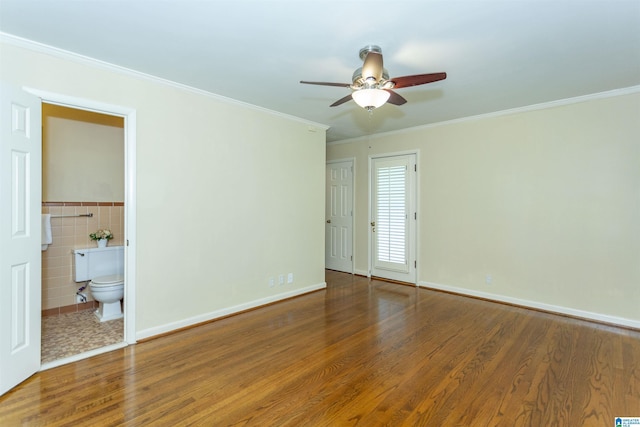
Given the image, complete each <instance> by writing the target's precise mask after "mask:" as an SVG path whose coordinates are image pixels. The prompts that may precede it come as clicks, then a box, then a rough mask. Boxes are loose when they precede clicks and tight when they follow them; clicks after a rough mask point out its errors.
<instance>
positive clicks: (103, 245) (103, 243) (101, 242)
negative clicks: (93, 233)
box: [96, 239, 108, 248]
mask: <svg viewBox="0 0 640 427" xmlns="http://www.w3.org/2000/svg"><path fill="white" fill-rule="evenodd" d="M96 242H98V247H99V248H106V247H107V242H108V240H107V239H100V240H96Z"/></svg>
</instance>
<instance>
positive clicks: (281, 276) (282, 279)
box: [278, 274, 284, 286]
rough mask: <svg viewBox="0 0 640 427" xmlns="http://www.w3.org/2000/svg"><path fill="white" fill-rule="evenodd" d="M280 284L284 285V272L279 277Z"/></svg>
mask: <svg viewBox="0 0 640 427" xmlns="http://www.w3.org/2000/svg"><path fill="white" fill-rule="evenodd" d="M278 284H279V285H280V286H282V285H284V274H281V275H280V277H278Z"/></svg>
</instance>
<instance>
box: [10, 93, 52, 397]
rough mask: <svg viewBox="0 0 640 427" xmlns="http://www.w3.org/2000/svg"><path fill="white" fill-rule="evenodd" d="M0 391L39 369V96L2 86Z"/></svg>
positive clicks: (40, 199)
mask: <svg viewBox="0 0 640 427" xmlns="http://www.w3.org/2000/svg"><path fill="white" fill-rule="evenodd" d="M0 92H1V93H0V104H1V105H0V138H1V140H0V394H4V393H5V392H7V390H9V389H11V388H12V387H14V386H15V385H17V384H19V383H20V382H22V381H23V380H25V379H27V378H28V377H30V376H31V375H32V374H34V373H35V372H36V371H38V370H39V369H40V310H41V270H40V267H41V258H40V257H41V254H40V244H41V236H40V233H41V228H42V223H41V211H42V210H41V201H42V186H41V183H42V145H41V141H42V136H41V122H42V119H41V103H40V99H39V98H37V97H35V96H33V95H30V94H27V93H26V92H24V91H22V90H20V89H18V88H14V87H12V86H9V85H6V84H5V83H2V85H1V86H0Z"/></svg>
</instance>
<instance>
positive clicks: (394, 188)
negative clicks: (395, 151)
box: [370, 154, 416, 283]
mask: <svg viewBox="0 0 640 427" xmlns="http://www.w3.org/2000/svg"><path fill="white" fill-rule="evenodd" d="M415 165H416V160H415V155H414V154H411V155H405V156H393V157H383V158H374V159H372V163H371V228H370V230H371V242H372V247H371V256H372V260H371V266H372V268H371V275H372V276H377V277H383V278H386V279H391V280H399V281H402V282H409V283H416V250H415V245H416V239H415V231H416V210H415V198H416V197H415V188H416V176H415V175H416V171H415Z"/></svg>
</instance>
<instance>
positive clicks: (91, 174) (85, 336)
mask: <svg viewBox="0 0 640 427" xmlns="http://www.w3.org/2000/svg"><path fill="white" fill-rule="evenodd" d="M42 213H43V214H47V215H48V216H47V226H48V228H49V229H50V230H51V233H50V236H51V244H48V245H43V251H42V321H41V324H42V335H41V336H42V340H41V343H42V345H41V349H42V350H41V363H42V364H47V363H52V362H55V361H58V360H62V359H65V358H68V357H73V356H76V355H79V354H82V353H86V352H88V351H93V350H96V349H100V348H103V347H108V346H111V345H116V344H120V343H122V342H124V319H116V320H112V321H108V322H100V321H99V320H98V319H97V318H96V316H94V315H93V313H94V312H95V310H96V309H97V306H98V303H97V301H95V298H94V297H93V295H92V294H91V292H90V289H89V287H88V286H87V283H86V282H79V283H77V282H75V280H74V276H75V275H74V272H75V268H74V264H73V257H72V256H71V255H70V254H71V253H72V252H73V250H75V249H85V248H90V247H95V246H96V243H95V241H92V240H91V238H90V237H89V236H90V234H91V233H95V232H96V231H98V230H109V232H110V233H111V235H112V237H113V238H112V239H111V240H109V246H112V247H113V246H123V245H124V230H125V221H124V118H123V117H119V116H113V115H108V114H103V113H97V112H93V111H86V110H79V109H75V108H70V107H66V106H61V105H56V104H49V103H42Z"/></svg>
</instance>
